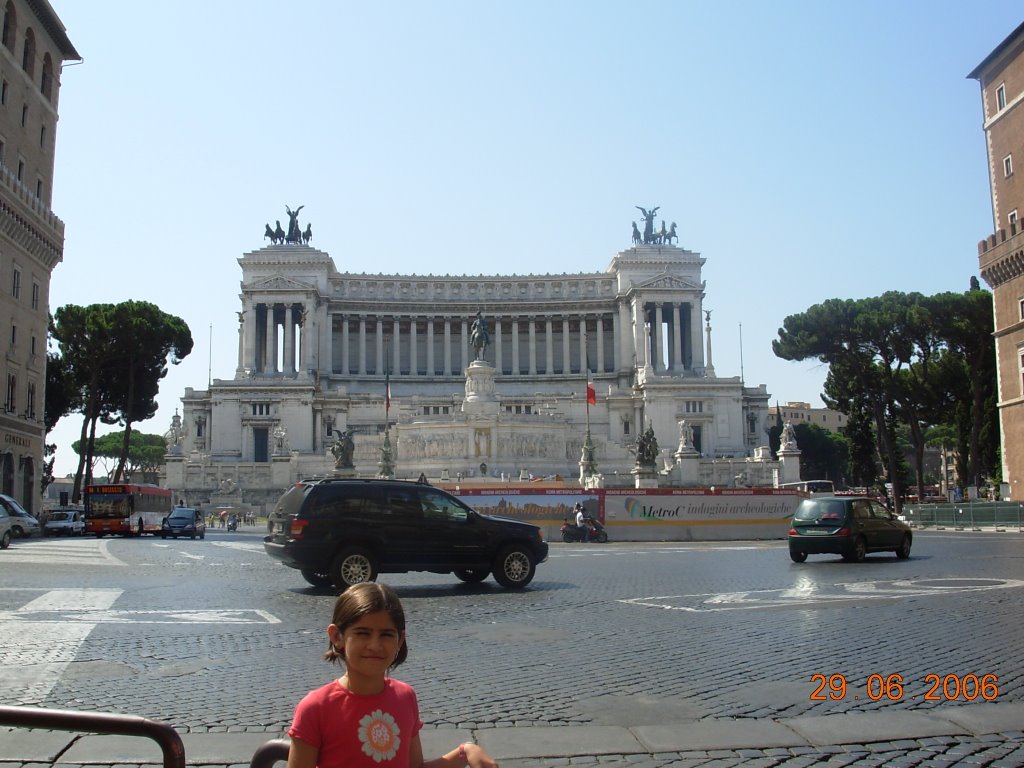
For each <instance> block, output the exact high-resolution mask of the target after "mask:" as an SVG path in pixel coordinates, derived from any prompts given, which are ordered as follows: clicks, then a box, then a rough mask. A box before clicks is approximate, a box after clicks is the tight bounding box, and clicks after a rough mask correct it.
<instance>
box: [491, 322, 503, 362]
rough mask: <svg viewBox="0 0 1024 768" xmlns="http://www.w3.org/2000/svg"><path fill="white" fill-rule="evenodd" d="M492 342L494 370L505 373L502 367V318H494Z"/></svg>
mask: <svg viewBox="0 0 1024 768" xmlns="http://www.w3.org/2000/svg"><path fill="white" fill-rule="evenodd" d="M491 342H492V343H493V344H494V370H495V371H497V372H498V373H501V372H502V371H504V368H502V366H501V362H502V360H501V318H500V317H496V318H494V335H493V336H491Z"/></svg>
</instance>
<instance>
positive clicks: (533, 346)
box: [530, 317, 537, 376]
mask: <svg viewBox="0 0 1024 768" xmlns="http://www.w3.org/2000/svg"><path fill="white" fill-rule="evenodd" d="M530 375H531V376H536V375H537V319H536V318H534V317H531V318H530Z"/></svg>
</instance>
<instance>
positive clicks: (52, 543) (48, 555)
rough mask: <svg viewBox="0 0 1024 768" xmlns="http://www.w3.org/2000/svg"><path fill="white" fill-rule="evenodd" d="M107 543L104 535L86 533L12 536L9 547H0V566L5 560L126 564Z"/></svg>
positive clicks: (13, 562) (37, 562)
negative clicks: (78, 535)
mask: <svg viewBox="0 0 1024 768" xmlns="http://www.w3.org/2000/svg"><path fill="white" fill-rule="evenodd" d="M109 544H110V542H109V540H107V539H94V538H88V537H87V538H79V539H72V538H68V539H15V540H14V541H12V542H11V546H10V547H8V548H7V549H4V550H0V568H3V566H4V565H5V564H11V565H14V564H43V565H56V564H64V565H100V566H109V565H113V566H125V565H127V563H125V562H124V561H123V560H120V559H118V558H117V557H115V556H114V555H112V554H111V553H110V550H109Z"/></svg>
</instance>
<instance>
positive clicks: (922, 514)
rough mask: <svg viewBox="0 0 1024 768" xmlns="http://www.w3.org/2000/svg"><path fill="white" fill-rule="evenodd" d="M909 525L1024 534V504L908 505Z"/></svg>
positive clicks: (905, 514)
mask: <svg viewBox="0 0 1024 768" xmlns="http://www.w3.org/2000/svg"><path fill="white" fill-rule="evenodd" d="M903 514H904V516H905V517H906V519H907V522H908V523H910V524H911V525H913V526H916V527H918V528H933V529H935V530H950V529H951V530H958V531H982V530H996V531H1006V530H1011V529H1013V530H1017V531H1024V502H1018V501H963V502H957V503H952V504H949V503H947V504H907V505H905V506H904V507H903Z"/></svg>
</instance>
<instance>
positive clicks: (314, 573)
mask: <svg viewBox="0 0 1024 768" xmlns="http://www.w3.org/2000/svg"><path fill="white" fill-rule="evenodd" d="M299 573H301V574H302V578H304V579H305V580H306V581H307V582H309V583H310V584H312V585H313V586H314V587H330V586H333V582H332V581H331V575H330V574H329V573H327V572H326V571H318V570H316V569H314V568H303V569H302V570H301V571H299Z"/></svg>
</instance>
